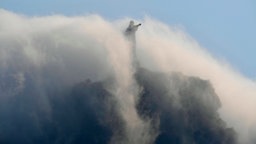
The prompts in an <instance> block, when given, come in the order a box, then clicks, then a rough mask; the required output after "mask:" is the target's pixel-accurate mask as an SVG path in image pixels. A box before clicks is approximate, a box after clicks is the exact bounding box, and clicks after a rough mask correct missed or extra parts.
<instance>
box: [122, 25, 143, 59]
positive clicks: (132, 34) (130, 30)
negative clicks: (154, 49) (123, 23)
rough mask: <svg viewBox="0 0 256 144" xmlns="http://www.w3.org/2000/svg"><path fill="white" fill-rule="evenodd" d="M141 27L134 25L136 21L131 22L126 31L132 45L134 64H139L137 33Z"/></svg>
mask: <svg viewBox="0 0 256 144" xmlns="http://www.w3.org/2000/svg"><path fill="white" fill-rule="evenodd" d="M139 26H141V24H137V25H134V21H130V24H129V26H128V27H127V28H126V30H125V35H126V36H127V38H128V40H129V41H131V44H132V46H131V47H132V50H131V51H132V58H133V63H134V64H137V58H136V37H135V32H136V31H137V30H138V27H139Z"/></svg>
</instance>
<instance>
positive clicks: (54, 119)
mask: <svg viewBox="0 0 256 144" xmlns="http://www.w3.org/2000/svg"><path fill="white" fill-rule="evenodd" d="M29 77H30V76H28V75H27V76H26V79H28V80H27V81H26V83H25V88H24V89H23V91H22V92H19V93H17V94H15V95H12V96H11V97H5V98H2V100H3V101H2V102H1V106H0V126H1V129H0V143H5V144H14V143H24V144H34V143H38V144H46V143H47V144H74V143H75V144H85V143H86V144H108V143H111V142H113V139H122V136H123V133H124V121H123V120H122V118H121V116H120V114H119V112H118V105H117V101H116V100H115V98H114V96H112V95H111V94H110V93H109V92H108V91H107V90H106V89H105V87H104V85H105V84H106V83H105V82H104V81H102V82H91V81H90V80H86V81H83V82H81V83H78V84H76V85H74V86H72V87H66V88H61V89H57V88H47V92H44V93H40V94H39V93H38V92H37V91H36V90H35V89H36V87H35V86H34V83H33V79H32V78H30V80H29ZM135 78H136V80H137V83H138V84H139V85H140V87H141V92H140V94H139V96H138V98H137V103H136V109H137V112H138V114H139V116H140V117H141V118H142V119H145V120H150V121H151V124H152V125H153V126H152V128H154V129H155V130H156V131H157V132H158V135H157V137H156V139H155V141H154V142H153V143H154V144H235V143H236V133H235V131H234V130H233V129H232V128H227V126H226V125H225V123H224V121H223V120H221V118H220V117H219V115H218V113H217V110H218V109H219V108H220V107H221V102H220V100H219V98H218V96H217V95H216V94H215V92H214V88H213V87H212V86H211V84H210V82H209V81H205V80H201V79H199V78H196V77H188V76H184V75H182V74H180V73H172V74H170V75H166V74H163V73H157V72H152V71H149V70H146V69H143V68H139V69H138V71H137V73H136V74H135Z"/></svg>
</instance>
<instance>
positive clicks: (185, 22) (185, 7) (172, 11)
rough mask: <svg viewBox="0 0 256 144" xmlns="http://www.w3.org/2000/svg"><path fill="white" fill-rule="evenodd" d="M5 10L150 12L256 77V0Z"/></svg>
mask: <svg viewBox="0 0 256 144" xmlns="http://www.w3.org/2000/svg"><path fill="white" fill-rule="evenodd" d="M0 8H4V9H6V10H9V11H13V12H17V13H22V14H26V15H32V16H35V15H36V16H38V15H50V14H55V13H57V14H64V15H71V16H72V15H85V14H90V13H97V14H100V15H102V16H103V17H105V18H107V19H118V18H123V17H126V16H129V17H134V18H143V17H144V16H145V15H148V16H151V17H153V18H155V19H158V20H160V21H163V22H165V23H167V24H169V25H179V26H183V27H184V29H185V31H186V32H187V33H189V35H191V36H192V37H193V38H194V39H196V40H197V41H198V42H199V44H200V45H202V46H203V47H205V48H207V49H208V51H210V52H211V53H212V54H213V55H214V56H217V57H220V58H221V59H224V60H226V61H228V62H229V63H230V64H231V65H232V66H233V67H234V68H235V69H237V70H238V71H240V72H241V73H243V74H244V75H246V76H247V77H250V78H253V79H255V78H256V63H255V61H256V58H255V56H256V1H255V0H208V1H207V0H154V1H153V0H151V1H150V0H137V1H136V0H129V1H128V0H127V1H125V0H72V1H71V0H0Z"/></svg>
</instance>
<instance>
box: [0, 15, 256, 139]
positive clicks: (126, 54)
mask: <svg viewBox="0 0 256 144" xmlns="http://www.w3.org/2000/svg"><path fill="white" fill-rule="evenodd" d="M0 19H1V23H0V76H1V78H3V77H9V78H10V79H15V81H16V83H15V84H16V85H15V86H16V89H15V90H16V92H19V91H20V90H21V89H22V88H23V87H24V82H25V81H26V79H25V78H26V77H25V75H26V74H30V75H33V77H34V78H37V79H38V85H39V86H40V87H42V86H45V85H47V84H48V83H51V84H52V85H54V84H55V85H72V84H74V83H77V82H80V81H81V80H85V79H88V78H90V79H91V80H93V81H97V80H102V79H105V78H107V77H109V76H111V77H114V78H115V85H113V86H109V87H107V88H108V89H109V90H110V91H111V93H113V94H114V95H115V96H116V98H117V100H118V101H119V105H120V113H121V114H122V116H123V118H124V120H125V122H126V128H127V129H126V130H127V139H129V140H127V143H129V142H130V143H136V142H138V143H148V142H150V141H151V140H152V137H154V135H150V134H151V133H152V132H150V123H149V122H145V121H142V120H141V119H140V118H139V117H138V115H137V113H136V109H135V96H136V95H137V94H138V86H137V84H136V82H135V80H134V78H133V74H134V69H133V67H132V65H131V61H132V60H131V56H130V45H129V43H128V42H127V41H126V39H125V38H124V36H123V30H124V29H125V28H126V26H127V24H128V19H124V20H119V21H116V22H108V21H106V20H104V19H103V18H101V17H99V16H97V15H90V16H86V17H65V16H60V15H54V16H46V17H27V16H22V15H18V14H14V13H11V12H8V11H5V10H0ZM142 24H143V25H142V27H141V28H140V29H139V30H138V33H137V55H138V59H139V60H140V63H141V65H142V66H143V67H147V68H149V69H152V70H155V71H162V72H166V73H169V72H171V71H179V72H182V73H184V74H186V75H191V76H197V77H200V78H202V79H207V80H210V81H211V83H212V84H213V87H214V88H215V91H216V93H217V94H218V96H219V97H220V100H221V102H222V108H221V110H220V111H219V112H220V114H221V117H222V118H223V119H224V120H225V121H226V122H227V123H228V125H229V126H230V127H234V128H235V129H236V131H238V133H239V136H240V140H241V141H243V142H244V143H245V142H246V141H247V142H248V132H249V129H250V127H251V126H253V125H255V124H256V115H255V113H254V110H255V109H256V84H255V82H254V81H253V80H250V79H248V78H246V77H244V76H242V75H241V74H239V73H238V72H236V71H234V70H233V69H232V68H231V67H230V66H229V65H228V64H226V63H225V62H222V61H219V60H217V59H216V58H214V57H213V56H211V55H210V54H209V53H207V51H206V50H205V49H203V48H201V47H200V45H199V44H197V42H195V41H194V40H193V39H192V38H191V37H189V36H188V35H187V34H186V33H184V32H183V31H181V30H179V29H178V28H172V27H169V26H167V25H165V24H163V23H161V22H158V21H155V20H152V19H150V18H145V20H142ZM0 84H1V83H0ZM39 86H38V87H39ZM1 87H3V86H2V84H1V85H0V89H1ZM1 95H10V93H9V92H6V93H3V92H2V93H1Z"/></svg>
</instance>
